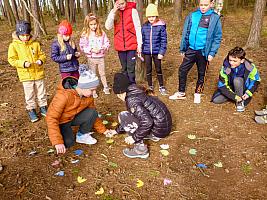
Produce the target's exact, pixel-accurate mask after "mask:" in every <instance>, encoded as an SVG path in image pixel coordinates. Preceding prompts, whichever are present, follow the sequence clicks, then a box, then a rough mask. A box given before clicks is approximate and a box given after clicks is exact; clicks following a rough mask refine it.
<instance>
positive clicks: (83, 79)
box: [78, 64, 99, 89]
mask: <svg viewBox="0 0 267 200" xmlns="http://www.w3.org/2000/svg"><path fill="white" fill-rule="evenodd" d="M79 74H80V77H79V80H78V87H79V88H81V89H91V88H96V87H97V86H98V85H99V80H98V78H97V76H96V74H95V73H94V72H93V71H92V70H90V69H88V67H87V65H85V64H81V65H80V66H79Z"/></svg>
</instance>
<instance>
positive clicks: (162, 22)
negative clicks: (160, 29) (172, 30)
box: [152, 19, 166, 26]
mask: <svg viewBox="0 0 267 200" xmlns="http://www.w3.org/2000/svg"><path fill="white" fill-rule="evenodd" d="M152 26H166V23H165V22H164V21H163V20H161V19H160V20H158V21H157V22H156V23H154V24H152Z"/></svg>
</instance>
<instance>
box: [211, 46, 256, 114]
mask: <svg viewBox="0 0 267 200" xmlns="http://www.w3.org/2000/svg"><path fill="white" fill-rule="evenodd" d="M245 56H246V52H245V51H244V50H243V49H242V48H241V47H235V48H234V49H232V50H230V51H229V53H228V55H227V57H226V58H225V60H224V62H223V66H222V68H221V71H220V74H219V81H218V89H217V91H215V93H214V94H213V97H212V102H213V103H216V104H221V103H224V102H226V101H228V100H232V101H234V102H236V110H237V111H238V112H243V111H245V106H246V105H247V104H248V103H249V102H250V100H251V98H252V94H253V93H254V92H255V91H256V89H257V87H258V85H259V83H260V76H259V72H258V70H257V68H256V66H255V65H254V64H253V63H252V62H250V61H249V60H248V59H246V58H245Z"/></svg>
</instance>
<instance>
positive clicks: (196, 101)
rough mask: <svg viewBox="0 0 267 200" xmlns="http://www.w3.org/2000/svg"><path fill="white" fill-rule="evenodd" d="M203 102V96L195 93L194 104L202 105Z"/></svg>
mask: <svg viewBox="0 0 267 200" xmlns="http://www.w3.org/2000/svg"><path fill="white" fill-rule="evenodd" d="M200 101H201V94H199V93H195V94H194V103H200Z"/></svg>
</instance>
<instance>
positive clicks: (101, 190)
mask: <svg viewBox="0 0 267 200" xmlns="http://www.w3.org/2000/svg"><path fill="white" fill-rule="evenodd" d="M95 194H96V195H101V194H104V189H103V188H102V187H101V188H99V190H98V191H96V192H95Z"/></svg>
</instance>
